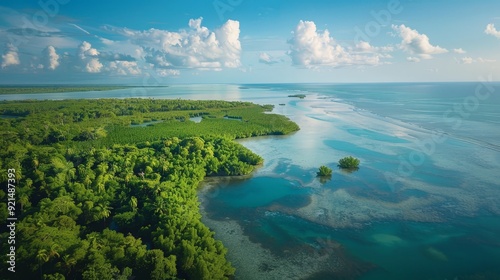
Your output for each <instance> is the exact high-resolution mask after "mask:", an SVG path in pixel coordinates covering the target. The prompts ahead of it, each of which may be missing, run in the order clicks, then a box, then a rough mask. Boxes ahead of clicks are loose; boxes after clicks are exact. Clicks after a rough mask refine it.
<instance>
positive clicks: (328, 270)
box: [0, 83, 500, 280]
mask: <svg viewBox="0 0 500 280" xmlns="http://www.w3.org/2000/svg"><path fill="white" fill-rule="evenodd" d="M478 86H481V84H480V83H438V84H435V83H428V84H424V83H422V84H357V85H315V84H306V85H287V84H283V85H279V84H274V85H245V86H244V87H240V86H238V85H177V86H171V87H168V88H161V89H153V88H147V89H140V88H139V89H136V90H131V89H127V90H115V91H108V92H95V93H88V92H86V93H85V95H82V94H81V93H61V94H59V93H58V94H37V95H29V96H20V95H16V96H2V97H0V99H27V98H40V99H59V98H82V97H85V98H99V97H106V98H125V97H143V98H150V97H151V98H184V99H221V100H243V101H251V102H256V103H259V104H274V105H275V109H274V111H275V112H276V113H279V114H283V115H286V116H287V117H289V118H290V119H292V120H293V121H295V122H297V123H298V124H299V126H300V127H301V130H300V131H298V132H296V133H293V134H292V135H287V136H269V137H256V138H252V139H243V140H240V141H239V142H240V143H242V144H243V145H245V146H246V147H248V148H250V149H251V150H253V151H254V152H256V153H257V154H259V155H261V156H262V157H263V158H264V159H265V163H264V165H263V166H262V167H261V168H259V170H257V171H256V172H255V173H254V174H253V175H252V176H251V177H248V178H246V179H245V178H238V179H232V180H219V181H215V182H209V183H207V184H210V185H211V186H212V188H206V189H204V190H202V191H201V192H200V200H201V202H202V209H203V211H204V219H205V221H206V222H207V223H208V224H210V225H212V226H213V227H214V228H215V227H216V226H217V225H218V224H223V223H224V222H226V221H235V222H237V223H238V224H239V225H240V226H241V228H242V233H241V234H244V235H246V236H247V237H248V238H249V239H250V240H251V241H252V242H254V243H253V244H256V246H260V247H262V248H265V249H269V250H270V252H272V254H273V255H274V259H273V260H279V262H276V263H280V265H283V264H284V263H287V265H288V266H289V267H291V266H296V267H299V268H300V269H299V271H301V270H302V271H304V273H306V272H307V273H308V274H304V275H297V274H294V275H296V276H294V279H363V280H375V279H377V280H378V279H464V278H466V277H469V278H467V279H474V278H473V277H476V279H500V266H499V265H498V264H499V262H498V260H499V259H500V242H499V241H498V236H499V234H500V183H499V181H498V178H499V177H498V175H497V174H498V170H500V129H498V125H499V124H500V94H498V91H499V89H500V84H490V85H488V87H486V86H483V87H482V88H481V91H480V94H479V95H478V94H477V91H476V90H477V88H478ZM487 89H490V90H491V89H493V90H491V91H486V90H487ZM297 93H300V94H306V95H307V96H306V98H305V99H298V98H290V97H288V95H289V94H297ZM476 102H477V104H476ZM279 104H285V106H280V105H279ZM476 105H477V106H476ZM348 155H353V156H355V157H358V158H359V159H360V160H361V166H360V169H359V170H358V171H356V172H352V173H348V172H343V171H341V170H338V169H337V168H336V163H337V161H338V160H339V159H340V158H342V157H344V156H348ZM320 165H328V166H330V167H331V168H333V169H334V174H333V176H332V177H331V179H324V180H319V179H318V178H316V171H317V168H318V167H319V166H320ZM220 238H222V241H223V242H224V243H225V244H232V245H231V246H229V245H228V249H229V251H230V252H238V253H240V252H241V254H245V248H241V245H238V244H239V243H237V242H231V241H232V240H233V239H234V238H236V237H235V236H234V235H224V236H222V235H221V237H220ZM245 244H248V243H245ZM299 253H300V254H301V255H300V257H301V258H304V263H305V264H310V263H311V262H308V261H307V260H305V258H310V259H311V260H313V261H314V259H315V258H318V256H322V255H325V254H326V255H330V256H331V257H332V258H331V259H326V262H325V263H322V265H323V267H322V269H319V270H318V271H317V273H315V274H314V273H310V269H309V270H306V269H302V267H301V264H300V263H297V260H296V259H293V258H290V256H291V255H296V254H299ZM229 256H230V257H229V258H230V260H231V254H229ZM257 257H259V256H257ZM233 258H235V256H234V255H233ZM251 258H252V257H251V256H250V258H248V260H245V259H243V260H238V261H235V264H237V266H236V268H237V269H238V268H239V270H237V278H238V279H255V275H252V274H253V273H249V271H251V270H249V269H247V268H248V267H250V266H249V263H250V262H251V261H255V260H252V259H251ZM329 261H331V262H332V263H335V265H333V264H332V265H331V266H329V265H328V262H329ZM262 262H270V261H269V258H266V259H262ZM259 267H261V268H262V269H264V270H268V271H269V270H273V269H274V270H275V271H277V270H278V268H276V267H275V265H274V264H273V263H264V264H263V265H262V264H261V265H260V266H259ZM238 271H245V272H246V273H241V272H238ZM294 273H295V272H294ZM480 277H483V278H480ZM276 279H279V277H278V276H277V277H276ZM291 279H292V278H291Z"/></svg>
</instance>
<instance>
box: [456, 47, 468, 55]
mask: <svg viewBox="0 0 500 280" xmlns="http://www.w3.org/2000/svg"><path fill="white" fill-rule="evenodd" d="M453 52H454V53H458V54H464V53H466V51H465V50H464V49H462V48H458V49H453Z"/></svg>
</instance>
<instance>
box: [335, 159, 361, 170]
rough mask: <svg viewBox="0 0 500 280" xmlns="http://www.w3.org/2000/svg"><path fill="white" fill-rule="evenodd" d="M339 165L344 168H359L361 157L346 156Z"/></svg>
mask: <svg viewBox="0 0 500 280" xmlns="http://www.w3.org/2000/svg"><path fill="white" fill-rule="evenodd" d="M338 166H339V167H340V168H344V169H351V170H352V169H358V168H359V159H357V158H355V157H352V156H348V157H344V158H341V159H340V160H339V164H338Z"/></svg>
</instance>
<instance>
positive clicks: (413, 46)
mask: <svg viewBox="0 0 500 280" xmlns="http://www.w3.org/2000/svg"><path fill="white" fill-rule="evenodd" d="M499 47H500V2H499V1H496V0H487V1H475V2H473V1H465V0H457V1H430V0H421V1H416V0H414V1H411V0H399V1H398V0H384V1H378V0H371V1H368V0H355V1H320V0H313V1H295V0H288V1H284V0H280V1H278V0H267V1H263V0H252V1H251V0H207V1H192V0H191V1H180V0H168V1H167V0H161V1H160V0H154V1H143V2H142V3H140V4H139V3H137V2H134V3H133V4H132V1H94V0H90V1H76V0H46V1H44V0H41V1H0V53H1V61H0V62H1V67H0V83H1V84H39V83H49V84H55V83H73V84H85V83H92V84H100V83H112V84H136V85H158V84H170V83H287V82H301V83H313V82H320V83H352V82H413V81H476V80H478V79H480V77H484V78H486V77H491V79H492V80H500V52H499V51H498V50H499Z"/></svg>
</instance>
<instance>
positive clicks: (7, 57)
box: [2, 43, 21, 68]
mask: <svg viewBox="0 0 500 280" xmlns="http://www.w3.org/2000/svg"><path fill="white" fill-rule="evenodd" d="M17 52H18V49H17V48H16V47H15V46H14V45H12V44H10V43H9V44H7V50H6V51H5V53H4V54H3V55H2V68H5V67H8V66H11V65H19V64H20V63H21V61H20V60H19V54H18V53H17Z"/></svg>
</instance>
